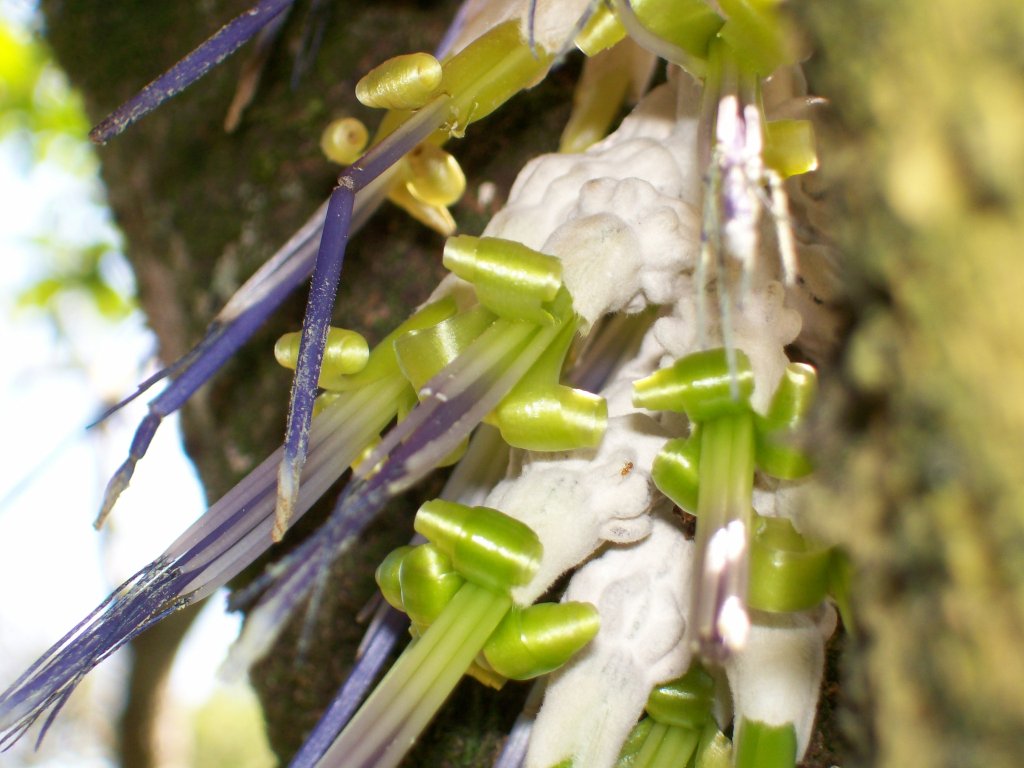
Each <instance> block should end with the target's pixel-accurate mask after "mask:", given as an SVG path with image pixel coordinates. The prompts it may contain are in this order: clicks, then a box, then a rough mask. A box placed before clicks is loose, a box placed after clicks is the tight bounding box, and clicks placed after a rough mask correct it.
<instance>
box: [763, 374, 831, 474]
mask: <svg viewBox="0 0 1024 768" xmlns="http://www.w3.org/2000/svg"><path fill="white" fill-rule="evenodd" d="M817 386H818V374H817V372H816V371H815V370H814V368H812V367H811V366H809V365H806V364H804V363H790V364H789V365H788V366H787V367H786V370H785V372H784V374H783V377H782V381H780V382H779V387H778V389H776V390H775V395H774V396H773V397H772V401H771V403H770V404H769V406H768V411H767V413H765V415H764V417H761V418H758V423H757V425H758V436H757V464H758V466H759V467H761V469H762V470H764V471H765V472H767V473H768V474H769V475H771V476H772V477H777V478H779V479H782V480H795V479H797V478H801V477H804V476H806V475H808V474H809V473H810V472H811V469H812V467H811V462H810V459H809V458H808V457H807V455H806V454H805V453H804V452H803V451H801V450H800V449H799V448H798V447H797V446H796V444H795V443H796V441H797V438H798V431H799V429H800V427H801V426H802V425H803V422H804V420H805V418H806V416H807V413H808V411H809V410H810V406H811V402H812V401H813V400H814V395H815V392H816V391H817Z"/></svg>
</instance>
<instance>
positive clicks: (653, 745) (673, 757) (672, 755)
mask: <svg viewBox="0 0 1024 768" xmlns="http://www.w3.org/2000/svg"><path fill="white" fill-rule="evenodd" d="M699 740H700V731H698V730H696V729H694V728H679V727H677V726H673V725H665V724H664V723H655V724H654V726H653V727H652V728H651V731H650V733H648V734H647V738H646V739H645V740H644V745H643V747H641V749H640V752H639V753H638V754H637V756H636V759H635V760H634V761H633V763H632V765H631V766H630V768H682V767H683V766H685V765H686V764H687V763H688V762H689V760H690V756H691V755H692V754H693V752H694V750H695V749H697V742H698V741H699Z"/></svg>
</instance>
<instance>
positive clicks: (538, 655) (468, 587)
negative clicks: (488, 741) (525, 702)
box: [325, 500, 599, 766]
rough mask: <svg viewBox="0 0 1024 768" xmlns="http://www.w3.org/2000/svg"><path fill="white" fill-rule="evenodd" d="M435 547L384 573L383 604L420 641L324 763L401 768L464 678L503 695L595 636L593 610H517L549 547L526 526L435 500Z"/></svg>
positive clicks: (415, 550) (427, 512) (427, 522)
mask: <svg viewBox="0 0 1024 768" xmlns="http://www.w3.org/2000/svg"><path fill="white" fill-rule="evenodd" d="M415 529H416V531H417V532H418V533H419V534H421V535H422V536H424V537H425V538H426V539H427V540H428V543H426V544H421V545H418V546H412V547H402V548H400V549H398V550H396V551H394V552H392V553H391V554H390V555H389V556H388V557H387V558H386V559H385V560H384V562H383V563H381V565H380V567H379V568H378V569H377V574H376V577H377V582H378V584H379V585H380V588H381V592H382V593H383V594H384V597H385V599H386V600H387V601H388V602H389V603H390V604H391V605H392V606H394V607H395V608H398V609H399V610H403V611H405V612H407V613H408V614H409V617H410V619H411V620H412V632H413V636H414V638H415V639H414V642H413V643H412V645H410V646H409V648H408V649H407V650H406V651H405V653H404V654H403V655H402V656H401V657H400V658H399V660H398V661H397V662H396V663H395V665H394V666H393V667H392V668H391V670H390V671H389V672H388V674H387V676H386V677H385V678H384V680H383V681H382V682H381V683H380V685H379V686H378V687H377V689H376V690H375V691H374V693H373V694H372V695H371V696H370V698H369V699H368V700H367V701H366V703H365V704H364V705H363V707H362V708H361V709H360V710H359V712H357V713H356V715H355V717H354V718H353V720H352V721H351V722H350V723H349V725H348V726H347V727H346V728H345V730H344V731H343V732H342V733H341V735H340V736H339V737H338V739H337V741H335V743H334V744H333V746H332V747H331V752H330V753H328V754H327V755H326V756H325V759H327V760H330V759H331V755H332V754H336V755H344V756H345V759H346V763H345V764H346V765H364V764H370V763H372V764H373V765H377V766H389V765H395V764H396V763H397V762H398V761H399V760H400V759H401V757H402V755H403V754H404V753H405V750H406V749H407V747H408V745H409V744H410V743H411V742H412V741H413V740H414V739H415V738H416V736H417V735H418V734H419V732H420V731H421V730H422V729H423V727H425V725H426V724H427V722H429V720H430V718H431V717H432V716H433V714H434V712H435V711H436V710H437V708H438V707H440V705H441V704H442V703H443V702H444V700H445V699H446V698H447V696H448V694H449V693H451V690H452V689H453V688H454V687H455V684H456V683H457V682H458V681H459V679H460V678H461V677H462V675H464V674H465V673H467V672H470V673H472V674H474V676H476V677H478V678H479V679H482V680H485V681H486V682H488V683H489V684H491V685H493V686H495V687H501V685H502V684H503V683H504V680H505V679H516V680H526V679H530V678H533V677H536V676H538V675H542V674H546V673H548V672H550V671H552V670H553V669H556V668H558V667H559V666H561V665H562V664H564V663H565V662H566V661H567V660H568V659H569V658H570V657H571V656H572V655H573V654H574V653H576V652H577V651H578V650H579V649H580V648H582V647H583V646H585V645H586V644H587V643H588V642H590V640H591V639H592V638H593V637H594V635H595V634H596V633H597V630H598V626H599V621H598V616H597V611H596V609H594V607H593V606H591V605H589V604H586V603H561V604H559V603H543V604H538V605H533V606H529V607H524V606H517V605H514V604H513V601H512V597H511V594H510V592H511V590H512V588H513V587H516V586H521V585H523V584H525V583H527V582H528V581H529V580H530V579H531V578H532V576H533V575H534V573H535V572H536V570H537V568H538V566H539V563H540V558H541V556H542V554H543V548H542V546H541V543H540V540H539V539H538V538H537V536H536V534H535V533H534V532H533V531H532V530H530V528H529V527H528V526H526V525H525V524H523V523H521V522H519V521H517V520H515V519H513V518H511V517H509V516H507V515H505V514H502V513H501V512H499V511H497V510H494V509H488V508H486V507H467V506H464V505H461V504H457V503H454V502H447V501H442V500H435V501H431V502H427V503H426V504H424V505H423V506H422V507H421V508H420V510H419V512H418V513H417V515H416V520H415Z"/></svg>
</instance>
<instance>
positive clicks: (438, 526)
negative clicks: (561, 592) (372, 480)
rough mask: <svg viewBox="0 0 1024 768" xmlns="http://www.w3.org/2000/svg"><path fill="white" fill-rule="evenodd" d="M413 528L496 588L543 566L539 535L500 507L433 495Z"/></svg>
mask: <svg viewBox="0 0 1024 768" xmlns="http://www.w3.org/2000/svg"><path fill="white" fill-rule="evenodd" d="M414 527H415V529H416V531H417V533H420V534H422V535H423V536H426V537H427V538H428V539H429V540H430V542H431V543H432V544H434V545H435V546H436V547H437V548H438V549H439V550H441V551H442V552H443V553H444V554H446V555H447V556H448V557H450V558H451V561H452V565H454V566H455V569H456V570H458V571H459V573H461V574H462V575H463V576H465V577H466V578H467V579H468V580H470V581H472V582H473V583H475V584H478V585H479V586H482V587H486V588H488V589H492V590H494V591H496V592H502V593H504V592H508V591H509V590H510V589H511V588H512V587H515V586H519V585H522V584H525V583H527V582H528V581H529V580H530V579H531V578H532V577H533V575H534V574H535V573H536V572H537V569H538V568H539V567H540V558H541V556H542V554H543V547H542V546H541V543H540V539H538V538H537V534H535V533H534V532H533V531H532V530H531V529H530V527H529V526H527V525H525V524H524V523H521V522H519V521H518V520H515V519H513V518H511V517H509V516H508V515H506V514H503V513H501V512H499V511H498V510H496V509H489V508H487V507H467V506H465V505H463V504H456V503H454V502H450V501H444V500H442V499H435V500H433V501H428V502H427V503H426V504H424V505H423V506H422V507H420V509H419V512H417V513H416V520H415V522H414Z"/></svg>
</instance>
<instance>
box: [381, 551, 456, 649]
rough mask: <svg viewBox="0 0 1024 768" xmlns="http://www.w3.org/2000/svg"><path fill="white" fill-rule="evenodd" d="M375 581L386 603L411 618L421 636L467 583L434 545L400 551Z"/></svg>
mask: <svg viewBox="0 0 1024 768" xmlns="http://www.w3.org/2000/svg"><path fill="white" fill-rule="evenodd" d="M374 577H375V578H376V580H377V585H378V586H379V587H380V591H381V594H382V595H384V599H385V600H387V601H388V603H389V604H390V605H391V606H392V607H393V608H397V609H398V610H400V611H403V612H405V613H406V614H408V616H409V620H410V621H412V624H413V627H414V628H415V629H416V631H417V632H420V633H422V632H424V631H425V630H426V628H427V627H429V626H430V625H431V624H433V623H434V621H435V620H436V619H437V617H438V616H440V615H441V611H443V610H444V608H445V606H446V605H448V603H450V602H451V600H452V598H453V597H455V594H456V593H457V592H458V591H459V590H460V589H461V588H462V585H463V584H465V583H466V579H465V578H463V576H462V574H460V573H459V572H458V571H456V570H455V568H454V567H452V562H451V560H450V559H449V558H448V557H446V556H445V555H444V554H443V553H442V552H441V551H440V550H439V549H438V548H437V547H435V546H433V545H432V544H421V545H420V546H417V547H410V546H406V547H399V548H398V549H396V550H394V551H393V552H392V553H391V554H389V555H388V556H387V557H386V558H384V560H383V561H382V562H381V564H380V565H379V566H378V567H377V572H376V573H375V574H374Z"/></svg>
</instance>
